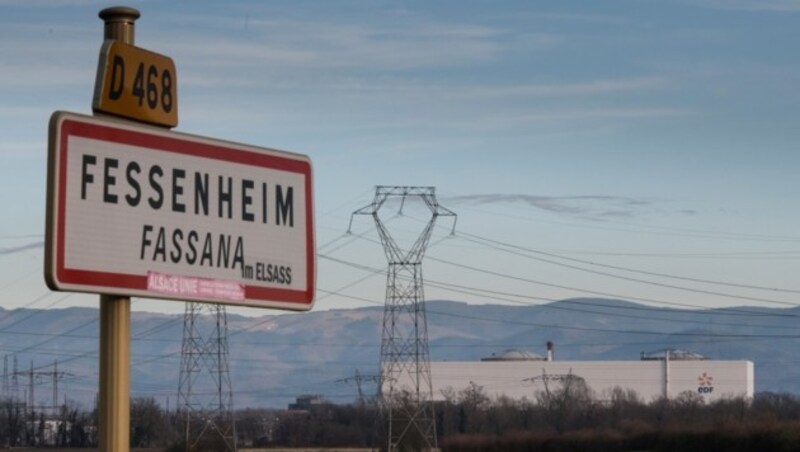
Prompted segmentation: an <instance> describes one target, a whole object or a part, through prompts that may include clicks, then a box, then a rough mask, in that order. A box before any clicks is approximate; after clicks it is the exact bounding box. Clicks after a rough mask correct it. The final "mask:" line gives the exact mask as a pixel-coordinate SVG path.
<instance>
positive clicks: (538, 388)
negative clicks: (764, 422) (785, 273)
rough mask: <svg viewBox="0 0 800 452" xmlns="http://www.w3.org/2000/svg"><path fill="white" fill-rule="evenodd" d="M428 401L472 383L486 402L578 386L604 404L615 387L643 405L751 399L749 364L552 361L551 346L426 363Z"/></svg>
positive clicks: (669, 357)
mask: <svg viewBox="0 0 800 452" xmlns="http://www.w3.org/2000/svg"><path fill="white" fill-rule="evenodd" d="M430 368H431V377H432V382H433V397H434V400H444V399H445V397H446V395H447V394H451V393H452V392H453V391H460V390H463V389H465V388H468V387H470V386H472V385H477V386H480V387H482V389H483V391H484V393H485V394H486V395H487V396H489V397H490V398H496V397H508V398H511V399H516V400H522V399H528V400H532V401H535V400H536V396H537V394H541V393H545V392H549V391H554V390H558V389H559V388H563V387H564V386H565V385H567V384H574V383H575V382H582V383H584V384H585V386H586V387H587V388H588V389H589V393H590V395H591V397H592V398H594V399H596V400H598V401H602V400H608V399H609V398H610V397H611V394H612V392H613V391H615V390H616V389H618V388H619V389H622V390H625V391H634V392H635V393H636V394H637V395H638V396H639V398H640V399H641V400H642V401H644V402H650V401H653V400H656V399H660V398H667V399H674V398H676V397H678V396H682V395H683V396H685V395H687V394H688V393H691V394H696V395H697V396H699V397H701V398H702V399H703V400H704V401H706V402H713V401H717V400H721V399H725V398H733V397H744V398H748V399H749V398H752V397H753V388H754V377H753V362H752V361H727V360H724V361H723V360H713V359H708V358H706V357H705V356H702V355H700V354H698V353H693V352H690V351H685V350H677V349H666V350H659V351H655V352H651V353H642V354H641V356H640V357H639V359H638V360H636V359H631V360H629V361H627V360H626V361H558V360H557V359H555V348H554V344H553V343H552V342H548V343H547V350H546V355H545V356H542V355H539V354H536V353H532V352H529V351H524V350H515V349H512V350H506V351H504V352H502V353H498V354H492V355H491V356H488V357H486V358H483V359H481V360H480V361H431V366H430Z"/></svg>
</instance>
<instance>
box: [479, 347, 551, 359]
mask: <svg viewBox="0 0 800 452" xmlns="http://www.w3.org/2000/svg"><path fill="white" fill-rule="evenodd" d="M481 361H545V359H544V357H543V356H542V355H537V354H536V353H532V352H529V351H525V350H517V349H508V350H505V351H503V352H502V353H492V355H491V356H487V357H486V358H481Z"/></svg>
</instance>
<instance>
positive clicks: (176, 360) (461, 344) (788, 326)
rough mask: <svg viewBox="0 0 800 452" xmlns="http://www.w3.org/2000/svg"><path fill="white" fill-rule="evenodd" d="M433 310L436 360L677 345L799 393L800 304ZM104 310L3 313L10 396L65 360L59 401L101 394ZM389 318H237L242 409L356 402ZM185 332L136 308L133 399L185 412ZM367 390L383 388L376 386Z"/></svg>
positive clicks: (433, 306)
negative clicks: (312, 398) (357, 380)
mask: <svg viewBox="0 0 800 452" xmlns="http://www.w3.org/2000/svg"><path fill="white" fill-rule="evenodd" d="M427 313H428V324H429V327H428V328H429V336H430V347H431V358H432V359H433V360H450V361H453V360H478V359H480V358H482V357H485V356H489V355H491V354H492V353H497V352H501V351H503V350H505V349H509V348H516V349H523V350H528V351H531V352H535V353H539V354H544V353H545V345H544V344H545V343H546V342H547V341H548V340H552V341H553V342H554V343H555V356H556V359H559V360H636V359H639V356H640V354H641V353H642V352H649V351H653V350H658V349H663V348H667V347H669V348H680V349H687V350H691V351H695V352H699V353H701V354H703V355H706V356H707V357H709V358H712V359H734V360H735V359H746V360H751V361H753V362H754V363H755V373H756V375H755V378H756V391H776V392H779V391H788V392H795V393H800V347H798V340H800V335H798V334H797V333H798V326H796V324H797V320H798V317H800V308H792V309H767V308H751V307H741V308H729V309H718V310H705V311H692V310H678V309H669V308H653V307H648V306H644V305H641V304H636V303H631V302H626V301H620V300H609V299H573V300H563V301H559V302H555V303H550V304H546V305H538V306H508V305H490V304H487V305H471V304H466V303H460V302H454V301H429V302H428V303H427ZM97 314H98V312H97V310H94V309H87V308H69V309H51V310H31V309H17V310H11V311H7V310H2V309H0V347H2V351H3V353H5V354H6V360H5V366H4V369H6V371H5V372H4V374H3V375H4V378H3V386H2V389H3V391H4V392H5V393H7V394H10V393H13V390H14V387H15V386H16V388H17V394H18V395H19V397H20V398H22V397H25V396H26V395H27V394H28V392H27V391H28V388H29V386H30V380H31V378H30V369H31V363H33V369H34V375H33V382H34V386H33V388H34V394H35V399H36V403H37V405H52V397H53V391H52V388H53V373H54V361H55V360H58V373H59V378H58V389H59V395H58V398H59V403H62V402H63V400H64V397H65V395H66V397H67V398H68V399H69V400H74V401H76V402H78V403H80V404H82V405H83V406H84V407H89V406H91V404H92V403H93V400H94V398H95V394H96V390H97V364H98V363H97V361H98V358H97V346H98V343H97V341H98V339H97V334H98V330H99V326H98V323H97ZM382 317H383V308H382V307H368V308H357V309H348V310H330V311H314V312H309V313H298V314H295V313H291V314H289V313H287V314H281V315H265V316H262V317H256V318H253V317H242V316H237V315H229V316H228V328H229V345H230V353H231V360H230V374H231V379H232V382H233V386H234V391H235V393H236V394H235V404H236V406H237V407H240V408H243V407H246V406H273V407H279V406H285V405H286V404H287V403H289V402H290V401H293V400H294V398H295V397H296V396H298V395H301V394H322V395H324V396H325V397H327V398H328V399H330V400H332V401H335V402H349V401H352V400H354V398H355V397H356V395H357V390H356V386H355V385H354V384H352V383H343V382H337V380H342V379H345V378H347V377H348V376H353V375H354V374H355V372H356V370H358V371H359V372H360V373H361V374H374V373H376V372H377V367H378V359H379V350H380V334H381V321H382ZM204 321H210V319H204ZM182 328H183V316H182V315H165V314H153V313H134V315H133V319H132V338H133V341H132V354H133V358H132V366H131V367H132V370H131V373H132V378H131V381H132V383H131V386H132V387H131V390H132V395H133V396H152V397H155V398H156V399H157V400H158V401H159V402H160V403H161V404H162V405H164V406H167V405H169V406H170V408H172V409H174V407H175V403H176V393H177V386H178V373H179V369H180V350H181V338H182ZM14 356H16V357H17V378H16V385H15V384H14V380H15V379H14V378H13V370H14V365H13V363H14ZM363 390H364V391H365V392H367V393H374V391H375V385H374V384H371V385H365V386H364V387H363Z"/></svg>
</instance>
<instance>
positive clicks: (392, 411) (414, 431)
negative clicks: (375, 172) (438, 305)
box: [348, 186, 456, 451]
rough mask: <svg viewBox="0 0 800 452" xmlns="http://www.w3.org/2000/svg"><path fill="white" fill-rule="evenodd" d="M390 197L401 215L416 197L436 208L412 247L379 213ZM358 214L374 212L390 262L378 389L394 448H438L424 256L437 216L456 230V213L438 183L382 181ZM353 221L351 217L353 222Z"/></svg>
mask: <svg viewBox="0 0 800 452" xmlns="http://www.w3.org/2000/svg"><path fill="white" fill-rule="evenodd" d="M390 199H395V200H399V201H400V211H399V213H400V214H402V211H403V207H404V206H405V204H406V201H407V200H411V199H418V200H421V201H422V202H423V203H424V204H425V206H426V207H427V208H428V209H429V210H430V213H431V218H430V219H429V220H428V221H427V223H426V224H425V227H424V228H423V230H422V232H421V233H420V234H419V236H418V237H417V238H416V241H414V242H413V244H412V245H411V246H410V247H409V248H408V249H402V248H401V247H400V246H398V244H397V242H396V241H395V240H394V239H393V238H392V236H391V234H390V233H389V230H388V229H387V227H386V224H385V223H384V222H383V221H382V220H381V218H380V216H379V215H378V213H379V211H380V209H381V207H383V206H384V204H385V203H386V202H387V201H388V200H390ZM355 215H371V216H372V218H373V220H374V221H375V226H376V228H377V229H378V235H379V236H380V239H381V244H382V245H383V250H384V252H385V253H386V259H387V260H388V261H389V268H388V272H387V279H386V304H385V306H384V311H383V334H382V339H381V363H380V375H381V377H380V383H379V384H380V386H379V391H378V393H379V394H380V397H381V401H382V404H383V408H384V415H386V416H387V417H388V419H387V421H388V446H389V450H390V451H396V450H432V449H436V447H437V445H436V421H435V417H434V412H433V388H432V385H431V368H430V351H429V347H428V320H427V317H426V314H425V297H424V295H423V281H422V258H423V256H424V255H425V250H426V249H427V247H428V243H429V242H430V238H431V235H432V233H433V228H434V226H435V224H436V219H437V218H438V217H440V216H449V217H453V231H455V217H456V214H455V213H453V212H452V211H450V210H448V209H446V208H444V207H442V206H440V205H439V203H438V202H437V200H436V191H435V188H434V187H405V186H378V187H376V188H375V197H374V198H373V200H372V203H371V204H369V205H367V206H365V207H362V208H361V209H358V210H356V211H355V212H353V216H355ZM352 221H353V217H352V216H351V218H350V223H351V226H352ZM348 230H349V229H348Z"/></svg>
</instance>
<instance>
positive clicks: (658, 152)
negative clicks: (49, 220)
mask: <svg viewBox="0 0 800 452" xmlns="http://www.w3.org/2000/svg"><path fill="white" fill-rule="evenodd" d="M127 4H128V5H130V6H133V7H136V8H138V9H139V10H140V11H141V13H142V17H141V19H139V21H138V22H137V24H136V44H137V45H138V46H140V47H144V48H146V49H150V50H153V51H156V52H159V53H162V54H165V55H168V56H170V57H172V58H173V59H174V61H175V63H176V65H177V71H178V96H179V116H180V123H179V125H178V127H177V129H176V130H179V131H182V132H187V133H193V134H199V135H205V136H210V137H214V138H220V139H226V140H232V141H238V142H242V143H248V144H253V145H258V146H266V147H272V148H278V149H286V150H291V151H295V152H300V153H303V154H307V155H309V156H310V157H311V159H312V162H313V165H314V171H315V181H314V183H315V202H316V220H317V239H318V243H319V245H320V246H319V250H318V251H319V254H320V258H319V275H318V302H317V305H316V307H315V309H330V308H344V307H354V306H361V305H365V304H367V302H368V301H372V302H373V303H378V304H380V303H382V301H383V296H384V284H385V281H384V276H383V275H382V274H381V273H380V272H378V270H379V269H380V268H382V267H384V266H385V258H384V255H383V252H382V251H381V248H380V246H379V245H378V244H377V243H376V242H375V241H376V240H377V234H376V233H375V230H374V226H373V225H372V224H371V223H370V221H369V218H368V217H358V218H356V220H355V222H354V227H353V230H354V232H355V235H353V236H344V235H343V234H344V233H345V231H346V229H347V227H348V222H349V220H350V214H351V212H352V211H354V210H355V209H357V208H359V207H362V206H364V205H366V204H368V203H369V202H370V200H371V196H372V193H373V192H374V186H375V185H431V186H435V187H436V189H437V193H438V194H439V200H440V202H441V203H442V205H444V206H446V207H448V208H449V209H451V210H453V211H454V212H456V213H457V214H458V216H459V217H458V223H457V234H456V236H455V237H449V238H448V237H447V233H448V231H449V226H450V223H449V222H447V221H443V223H442V224H443V226H445V227H443V228H440V229H437V232H436V235H435V237H434V239H433V240H432V242H431V243H432V246H431V248H430V251H429V254H428V260H426V262H425V267H424V268H425V276H426V280H427V281H428V282H429V284H428V285H427V286H426V296H427V298H428V299H433V298H446V299H456V300H465V301H470V302H475V303H486V302H492V303H494V302H499V303H541V302H545V301H547V300H554V299H563V298H571V297H579V296H600V295H602V296H615V297H618V298H627V299H631V300H635V301H646V302H649V303H651V304H655V305H660V306H667V305H673V304H679V305H680V304H684V305H689V306H694V307H717V306H731V305H759V306H771V307H776V306H782V305H787V304H796V303H800V300H798V293H800V285H798V283H797V274H798V270H800V231H798V224H800V209H798V205H797V196H798V193H800V190H798V177H797V173H798V170H800V152H799V151H800V127H799V126H798V118H800V58H798V56H797V55H798V51H797V49H798V45H800V1H797V0H683V1H650V0H631V1H602V2H598V1H596V0H591V1H572V2H543V1H540V2H537V1H518V2H511V1H498V2H478V1H475V2H471V1H463V0H459V1H438V2H430V1H414V2H384V1H329V2H308V1H296V0H293V1H283V2H279V1H269V2H263V1H238V2H220V1H193V2H161V1H130V2H128V3H127ZM107 6H112V5H111V4H110V3H108V2H99V1H81V0H67V1H44V0H8V1H7V0H0V64H1V65H2V69H0V119H1V120H0V159H2V160H0V203H1V204H0V205H2V211H3V216H2V218H3V220H2V222H0V294H2V295H0V297H1V298H0V300H1V301H0V306H3V307H5V308H14V307H20V306H30V307H37V308H44V307H65V306H71V305H82V306H96V304H97V297H96V296H94V295H92V296H87V295H77V294H76V295H69V296H67V295H66V294H49V291H48V289H47V288H46V287H45V285H44V282H43V278H42V266H43V264H42V254H43V253H42V245H41V244H42V241H43V231H44V213H45V172H46V151H47V123H48V119H49V117H50V115H51V113H52V112H53V111H55V110H68V111H74V112H78V113H86V114H88V113H90V112H91V101H92V94H93V87H94V81H95V73H96V70H97V58H98V52H99V49H100V45H101V41H102V22H101V21H100V20H99V19H98V18H97V12H98V11H99V10H101V9H102V8H105V7H107ZM388 207H392V206H388ZM386 218H387V219H388V218H391V212H390V213H389V214H387V217H386ZM443 220H445V219H443ZM422 221H424V212H420V211H415V210H414V209H413V207H412V208H409V211H408V212H407V214H406V215H405V216H404V217H402V218H400V219H392V220H391V224H390V227H391V228H390V229H393V230H394V232H395V233H396V234H397V236H398V238H401V239H402V238H408V237H411V236H413V234H414V233H415V232H413V231H412V228H413V227H416V228H419V227H421V224H422V223H421V222H422ZM359 266H362V267H359ZM331 292H334V293H335V294H331ZM134 308H135V309H148V310H166V311H170V312H181V311H182V310H183V305H182V304H181V303H176V302H168V301H144V300H136V301H135V304H134ZM237 312H244V313H249V314H261V313H263V311H256V310H245V309H241V310H239V311H237Z"/></svg>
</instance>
